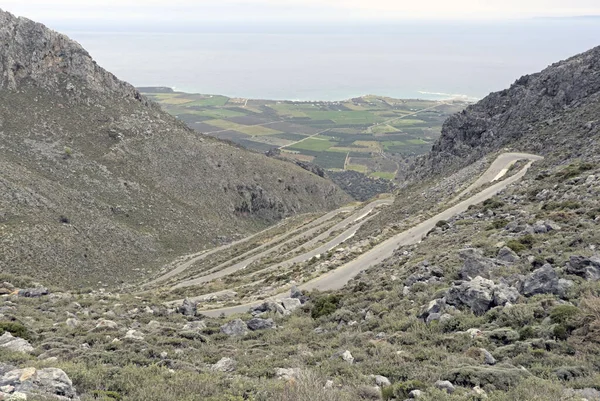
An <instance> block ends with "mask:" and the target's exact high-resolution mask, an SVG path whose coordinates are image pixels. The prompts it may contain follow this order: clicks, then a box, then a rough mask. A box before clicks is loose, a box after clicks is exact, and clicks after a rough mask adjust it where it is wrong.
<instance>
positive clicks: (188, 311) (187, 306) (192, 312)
mask: <svg viewBox="0 0 600 401" xmlns="http://www.w3.org/2000/svg"><path fill="white" fill-rule="evenodd" d="M197 306H198V304H197V303H196V302H192V301H190V300H189V298H186V299H184V300H183V304H181V306H180V307H179V309H178V310H179V313H181V314H182V315H184V316H196V312H197Z"/></svg>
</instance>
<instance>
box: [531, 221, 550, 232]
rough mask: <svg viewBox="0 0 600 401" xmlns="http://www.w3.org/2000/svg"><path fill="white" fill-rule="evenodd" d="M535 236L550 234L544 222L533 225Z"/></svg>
mask: <svg viewBox="0 0 600 401" xmlns="http://www.w3.org/2000/svg"><path fill="white" fill-rule="evenodd" d="M533 232H534V234H546V233H547V232H548V228H547V227H546V224H544V222H543V221H538V222H536V223H535V224H534V225H533Z"/></svg>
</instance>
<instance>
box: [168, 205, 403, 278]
mask: <svg viewBox="0 0 600 401" xmlns="http://www.w3.org/2000/svg"><path fill="white" fill-rule="evenodd" d="M392 202H393V199H392V198H390V199H380V200H376V201H374V202H371V203H369V204H368V205H367V206H365V207H363V208H361V209H360V210H358V211H357V212H355V213H353V214H352V215H351V216H349V217H347V218H346V219H344V220H342V221H341V222H339V223H337V224H335V225H334V226H333V227H331V228H329V229H328V230H327V231H325V232H324V233H322V234H319V235H317V236H316V237H314V238H312V239H311V240H310V241H308V242H305V243H302V244H301V245H299V246H298V247H297V248H295V249H294V250H292V251H290V252H288V254H289V253H291V252H294V251H296V250H299V249H301V248H308V247H310V246H312V245H314V244H316V243H318V242H319V241H322V240H324V239H326V238H328V237H329V236H330V235H331V234H332V233H334V232H337V231H340V230H342V229H344V228H346V227H348V226H349V225H351V224H354V223H356V222H358V221H360V220H362V219H364V218H365V217H366V216H368V215H369V213H371V212H372V211H373V209H375V208H377V207H379V206H382V205H390V204H391V203H392ZM351 210H352V209H351V208H348V207H344V208H341V209H337V210H334V211H332V212H329V213H327V214H326V215H325V216H323V217H321V218H319V219H316V220H314V221H313V222H312V223H310V224H309V225H307V226H304V227H300V228H298V229H296V230H294V233H296V232H298V231H300V230H301V229H302V228H304V229H305V230H306V231H304V232H302V233H300V234H298V235H296V236H294V237H292V238H290V239H288V240H286V241H285V242H283V243H281V244H279V245H276V246H274V247H272V248H269V249H267V250H265V251H263V252H260V253H258V254H254V255H252V256H249V257H247V258H245V259H243V260H241V261H239V260H240V259H241V258H244V257H245V256H248V254H249V253H251V252H254V251H256V250H257V249H259V248H264V247H266V246H267V245H268V244H265V245H263V246H261V247H259V248H255V249H254V250H252V251H250V252H247V253H246V254H244V255H240V256H238V257H237V258H235V259H233V260H231V261H228V262H225V263H222V264H221V265H219V266H216V267H214V268H212V269H211V270H209V271H208V272H206V273H207V274H205V275H203V276H200V277H196V278H193V279H189V280H185V281H182V282H180V283H178V284H176V285H175V286H173V287H172V288H171V289H177V288H183V287H190V286H194V285H199V284H203V283H208V282H210V281H213V280H215V279H218V278H221V277H225V276H228V275H231V274H233V273H235V272H237V271H240V270H242V269H245V268H246V267H247V266H248V265H250V264H251V263H253V262H255V261H257V260H259V259H262V258H264V257H266V256H269V255H270V254H272V253H274V252H276V251H278V250H280V249H281V248H282V247H283V246H285V245H287V244H290V243H294V242H297V241H302V240H304V239H306V238H309V237H310V236H311V235H313V234H315V233H316V232H318V231H320V229H322V227H323V226H324V225H326V224H327V221H328V220H330V219H331V218H333V217H334V216H336V215H337V214H339V213H342V212H348V211H351ZM365 222H366V220H364V221H362V222H360V223H358V224H355V226H354V227H353V228H355V230H354V233H355V232H356V231H357V230H358V228H360V226H361V225H362V224H364V223H365ZM288 235H290V233H288ZM352 235H353V234H352ZM348 238H350V236H348V230H347V231H345V232H343V233H342V234H340V235H338V236H337V237H336V238H335V239H334V240H332V241H330V242H328V244H329V248H328V249H327V250H329V249H331V248H333V247H335V246H337V245H339V244H341V243H342V242H344V241H346V240H347V239H348ZM336 241H337V242H336ZM273 242H275V240H272V241H270V242H269V243H273ZM326 245H327V244H326ZM322 248H323V247H319V248H317V250H318V252H316V253H315V251H314V250H313V251H308V252H306V253H303V254H302V255H299V256H297V257H295V258H293V259H290V260H289V261H286V262H283V263H282V264H279V265H277V267H281V266H284V265H287V263H290V264H293V263H298V262H303V261H306V260H309V259H310V258H312V257H313V256H316V255H319V254H321V253H323V250H322ZM327 250H326V251H327ZM235 261H237V263H235V264H233V265H231V266H228V267H227V265H228V264H230V263H231V262H235Z"/></svg>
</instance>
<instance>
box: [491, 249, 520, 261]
mask: <svg viewBox="0 0 600 401" xmlns="http://www.w3.org/2000/svg"><path fill="white" fill-rule="evenodd" d="M496 259H498V260H501V261H503V262H506V263H515V262H518V261H519V259H521V258H520V257H519V255H517V254H516V253H515V251H513V250H512V249H510V248H509V247H507V246H503V247H502V248H500V250H499V251H498V256H496Z"/></svg>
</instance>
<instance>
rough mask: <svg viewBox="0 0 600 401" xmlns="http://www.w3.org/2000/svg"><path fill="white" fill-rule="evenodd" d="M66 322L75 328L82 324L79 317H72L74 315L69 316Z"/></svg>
mask: <svg viewBox="0 0 600 401" xmlns="http://www.w3.org/2000/svg"><path fill="white" fill-rule="evenodd" d="M65 324H66V325H67V326H68V327H70V328H72V329H74V328H75V327H78V326H79V325H80V322H79V320H77V319H75V318H72V317H70V318H68V319H67V320H66V321H65Z"/></svg>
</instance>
